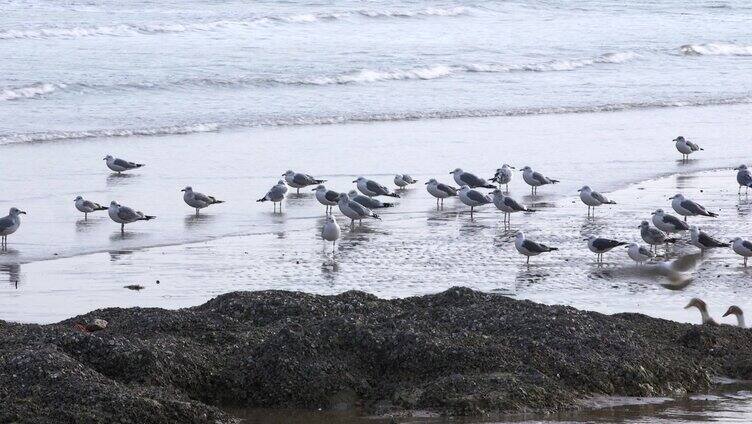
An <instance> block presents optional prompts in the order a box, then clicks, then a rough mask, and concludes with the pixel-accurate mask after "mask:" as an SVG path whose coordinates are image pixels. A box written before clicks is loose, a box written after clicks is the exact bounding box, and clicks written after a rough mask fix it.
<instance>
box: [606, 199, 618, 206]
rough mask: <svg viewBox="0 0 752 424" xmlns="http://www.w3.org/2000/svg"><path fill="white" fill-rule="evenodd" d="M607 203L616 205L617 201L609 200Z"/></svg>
mask: <svg viewBox="0 0 752 424" xmlns="http://www.w3.org/2000/svg"><path fill="white" fill-rule="evenodd" d="M606 204H607V205H615V204H616V202H614V201H613V200H609V201H608V202H606Z"/></svg>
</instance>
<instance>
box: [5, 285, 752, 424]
mask: <svg viewBox="0 0 752 424" xmlns="http://www.w3.org/2000/svg"><path fill="white" fill-rule="evenodd" d="M95 318H99V319H105V320H107V321H108V322H109V324H108V325H107V327H106V328H105V329H104V330H101V331H96V332H94V333H88V334H87V333H82V332H80V331H76V330H73V328H72V327H73V325H74V324H75V323H76V322H81V321H83V322H91V321H92V320H93V319H95ZM0 331H2V333H3V334H4V343H3V345H2V346H0V359H2V360H0V370H2V372H0V383H1V386H2V387H4V388H5V390H4V391H0V404H3V406H4V407H3V408H0V411H3V412H0V421H3V420H9V421H13V420H21V421H24V422H34V423H42V422H50V420H51V419H53V417H56V418H57V419H61V418H62V419H63V420H64V421H65V420H68V421H75V420H76V419H82V418H83V417H84V416H86V417H94V418H95V419H98V420H109V419H114V418H116V417H117V418H121V419H123V418H127V419H131V420H139V419H140V418H139V417H144V416H149V417H151V422H171V421H174V420H175V419H180V420H182V421H181V422H206V421H213V422H218V423H221V422H233V421H232V419H231V418H230V417H229V416H227V415H225V413H223V412H221V411H220V409H217V408H218V407H219V408H227V407H230V406H234V407H262V408H264V407H266V408H268V407H272V408H303V409H310V410H316V409H324V410H348V409H353V408H363V410H364V411H367V412H368V413H372V414H376V415H390V416H409V415H410V414H411V413H412V412H413V411H430V412H432V413H437V414H440V415H456V416H490V415H492V414H495V413H507V412H512V413H515V412H516V413H519V412H525V413H529V412H538V413H546V412H562V411H568V410H571V409H572V408H573V407H577V405H579V404H580V402H581V400H582V399H584V398H585V397H587V396H591V395H617V396H677V395H678V396H683V395H686V394H689V393H704V392H706V391H707V390H708V389H709V388H711V386H712V385H713V378H714V377H718V376H723V377H728V378H737V379H750V378H752V356H750V353H749V352H751V350H750V348H751V347H752V333H751V332H749V331H748V330H743V329H739V328H736V327H732V326H728V325H721V326H716V327H711V326H697V325H689V324H680V323H676V322H671V321H666V320H661V319H656V318H650V317H648V316H645V315H640V314H617V315H613V316H608V315H602V314H599V313H596V312H588V311H580V310H576V309H574V308H571V307H565V306H547V305H543V304H537V303H533V302H530V301H526V300H516V299H512V298H508V297H504V296H501V295H494V294H488V293H482V292H477V291H473V290H470V289H467V288H461V287H455V288H452V289H449V290H447V291H444V292H441V293H438V294H433V295H425V296H419V297H410V298H404V299H391V300H385V299H379V298H377V297H375V296H373V295H370V294H367V293H363V292H355V291H350V292H345V293H342V294H339V295H334V296H321V295H310V294H305V293H300V292H283V291H264V292H234V293H228V294H224V295H221V296H218V297H216V298H214V299H212V300H210V301H209V302H207V303H205V304H203V305H200V306H196V307H192V308H186V309H179V310H164V309H155V308H145V309H142V308H130V309H121V308H111V309H103V310H97V311H92V312H90V313H87V314H85V315H83V316H79V317H74V318H70V319H67V320H64V321H61V322H59V323H56V324H49V325H43V326H40V325H35V324H12V323H6V322H0ZM21 399H23V401H20V400H21ZM71 399H73V400H72V401H71ZM2 414H4V415H2ZM27 420H28V421H27Z"/></svg>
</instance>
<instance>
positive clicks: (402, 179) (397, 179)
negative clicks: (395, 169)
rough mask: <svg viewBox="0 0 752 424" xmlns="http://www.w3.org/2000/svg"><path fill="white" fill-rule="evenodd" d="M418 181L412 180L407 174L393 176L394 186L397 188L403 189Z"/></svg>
mask: <svg viewBox="0 0 752 424" xmlns="http://www.w3.org/2000/svg"><path fill="white" fill-rule="evenodd" d="M417 182H418V180H414V179H413V177H411V176H409V175H407V174H396V175H395V176H394V185H396V186H397V187H399V188H405V187H407V186H408V185H410V184H415V183H417Z"/></svg>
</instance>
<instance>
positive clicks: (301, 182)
mask: <svg viewBox="0 0 752 424" xmlns="http://www.w3.org/2000/svg"><path fill="white" fill-rule="evenodd" d="M282 176H283V177H285V182H287V185H289V186H290V187H292V188H294V189H296V190H297V191H298V194H299V193H300V189H301V188H303V187H308V186H312V185H316V184H321V183H324V182H326V180H319V179H316V178H313V177H312V176H310V175H308V174H301V173H299V172H295V171H290V170H288V171H286V172H285V173H284V174H282Z"/></svg>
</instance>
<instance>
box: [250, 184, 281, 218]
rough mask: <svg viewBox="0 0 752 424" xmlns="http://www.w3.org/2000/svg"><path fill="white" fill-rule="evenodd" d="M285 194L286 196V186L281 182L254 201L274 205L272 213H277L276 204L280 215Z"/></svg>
mask: <svg viewBox="0 0 752 424" xmlns="http://www.w3.org/2000/svg"><path fill="white" fill-rule="evenodd" d="M285 194H287V186H286V185H285V182H284V181H282V180H279V181H277V184H275V185H274V186H273V187H272V188H270V189H269V191H267V192H266V194H265V195H264V197H262V198H260V199H258V200H256V201H257V202H266V201H269V202H272V204H273V205H274V212H275V213H276V212H277V203H279V213H282V201H283V200H285Z"/></svg>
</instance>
